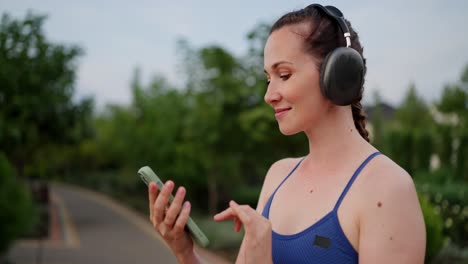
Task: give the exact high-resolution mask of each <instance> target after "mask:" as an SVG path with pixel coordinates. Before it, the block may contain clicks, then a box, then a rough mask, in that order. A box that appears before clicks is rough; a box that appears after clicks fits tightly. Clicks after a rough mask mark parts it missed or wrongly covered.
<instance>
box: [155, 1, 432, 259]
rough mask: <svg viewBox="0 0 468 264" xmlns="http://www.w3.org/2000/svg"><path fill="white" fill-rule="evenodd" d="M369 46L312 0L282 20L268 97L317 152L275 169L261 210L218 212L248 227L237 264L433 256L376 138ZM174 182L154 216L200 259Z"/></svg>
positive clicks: (271, 44)
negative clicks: (368, 96) (365, 107)
mask: <svg viewBox="0 0 468 264" xmlns="http://www.w3.org/2000/svg"><path fill="white" fill-rule="evenodd" d="M347 33H349V34H347ZM344 46H348V48H340V47H344ZM350 50H352V52H350ZM362 50H363V48H362V47H361V44H360V42H359V38H358V36H357V34H356V32H355V31H354V30H353V29H352V28H351V25H350V23H349V22H348V21H346V22H345V20H344V18H342V14H341V12H340V11H339V10H338V9H336V8H334V7H322V6H320V5H316V4H314V5H310V6H308V7H306V8H304V9H301V10H299V11H295V12H290V13H288V14H286V15H284V16H283V17H281V18H280V19H279V20H278V21H277V22H276V23H275V24H274V25H273V27H272V30H271V33H270V36H269V38H268V40H267V43H266V45H265V49H264V67H265V74H266V76H267V79H268V88H267V91H266V94H265V101H266V102H267V103H268V104H269V105H271V106H272V108H273V109H274V110H275V117H276V119H277V121H278V126H279V129H280V131H281V132H282V133H283V134H285V135H293V134H296V133H299V132H304V133H305V134H306V135H307V138H308V141H309V153H308V155H306V156H305V157H303V158H287V159H282V160H279V161H277V162H276V163H274V164H273V165H272V166H271V168H270V169H269V171H268V173H267V175H266V177H265V181H264V184H263V187H262V190H261V193H260V198H259V201H258V205H257V208H256V210H254V209H252V208H250V207H249V206H247V205H238V204H236V203H235V202H234V201H231V202H230V204H229V208H227V209H226V210H224V211H223V212H221V213H219V214H217V215H215V216H214V220H215V221H224V220H228V219H234V221H235V223H236V224H235V229H236V231H239V230H240V228H241V226H242V225H243V226H244V229H245V235H244V239H243V241H242V245H241V248H240V251H239V255H238V258H237V263H256V264H258V263H358V262H359V263H377V262H378V263H423V262H424V252H425V227H424V219H423V216H422V212H421V208H420V205H419V202H418V198H417V194H416V191H415V187H414V184H413V182H412V179H411V177H410V176H409V175H408V173H407V172H406V171H404V170H403V169H402V168H401V167H399V166H398V165H397V164H395V163H394V162H393V161H392V160H390V159H389V158H388V157H386V156H384V155H382V154H380V153H379V152H378V151H377V150H376V149H375V148H374V147H373V146H372V145H371V144H370V143H369V139H368V133H367V131H366V129H365V116H364V114H363V112H362V107H361V103H360V100H361V98H362V92H363V82H364V81H363V78H364V74H365V60H364V59H362V57H361V56H362ZM335 51H337V52H335ZM356 51H357V52H356ZM341 52H344V53H345V54H344V55H343V54H341ZM349 52H350V53H349ZM337 53H338V55H336V54H337ZM348 53H349V54H348ZM353 53H355V54H353ZM330 54H332V55H330ZM356 54H357V55H356ZM327 55H328V56H327ZM356 56H357V57H356ZM349 61H351V63H350V64H349ZM343 63H344V66H342V64H343ZM346 63H348V64H346ZM355 64H356V65H357V66H356V65H355ZM361 64H362V65H361ZM330 65H331V66H330ZM336 65H338V66H336ZM356 67H357V68H356ZM359 67H361V68H359ZM356 69H358V70H356ZM356 76H357V77H356ZM402 151H404V150H402ZM173 188H174V183H173V182H171V181H168V182H167V183H166V185H165V187H164V188H163V190H162V192H161V193H160V195H158V191H157V189H156V186H154V184H153V185H150V188H149V196H150V211H151V216H150V218H151V221H152V223H153V225H154V226H155V228H156V230H157V231H158V232H159V233H160V234H161V235H162V237H163V238H164V239H165V241H166V242H167V244H168V245H169V246H170V248H171V250H172V251H173V253H174V254H175V256H176V257H177V259H178V260H179V261H180V262H181V263H199V262H200V260H199V259H198V257H197V256H196V254H195V252H194V249H193V242H192V241H191V239H190V237H189V236H188V235H187V234H186V233H185V232H184V231H183V227H184V225H185V223H186V221H187V218H188V215H189V213H190V204H189V203H188V202H185V203H184V204H182V202H183V199H184V195H185V189H184V188H183V187H180V188H179V189H178V191H177V194H176V196H175V200H174V202H173V203H172V204H171V206H170V207H169V208H168V209H167V208H166V204H167V202H168V199H169V194H170V193H171V192H172V191H173ZM179 213H180V214H179Z"/></svg>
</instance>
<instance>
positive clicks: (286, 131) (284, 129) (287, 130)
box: [279, 125, 301, 136]
mask: <svg viewBox="0 0 468 264" xmlns="http://www.w3.org/2000/svg"><path fill="white" fill-rule="evenodd" d="M279 130H280V132H281V134H283V135H285V136H292V135H295V134H297V133H299V132H301V130H299V129H295V128H292V127H286V126H281V125H280V126H279Z"/></svg>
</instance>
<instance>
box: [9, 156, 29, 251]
mask: <svg viewBox="0 0 468 264" xmlns="http://www.w3.org/2000/svg"><path fill="white" fill-rule="evenodd" d="M35 217H36V215H35V210H34V207H33V204H32V200H31V197H30V194H29V193H28V192H27V191H26V189H25V188H24V187H23V186H22V185H21V184H20V183H19V182H17V181H16V178H15V173H14V169H13V167H12V166H11V165H10V164H9V162H8V160H7V158H6V156H5V154H4V153H2V152H0V234H1V236H0V256H1V255H3V254H4V253H5V252H6V251H7V250H8V248H9V246H10V245H11V243H12V242H13V241H14V240H15V239H17V238H19V237H20V236H21V235H25V234H26V233H27V232H28V230H29V229H30V228H31V227H32V225H33V224H34V222H35Z"/></svg>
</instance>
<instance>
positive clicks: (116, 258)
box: [8, 184, 176, 264]
mask: <svg viewBox="0 0 468 264" xmlns="http://www.w3.org/2000/svg"><path fill="white" fill-rule="evenodd" d="M51 196H52V206H51V216H52V225H53V227H52V231H51V236H50V238H49V239H48V240H47V241H45V242H43V243H42V245H41V246H40V244H39V242H38V241H20V242H18V243H16V244H15V246H14V247H13V248H12V249H11V250H10V252H9V254H8V259H9V261H10V262H12V263H16V264H33V263H46V264H75V263H100V264H119V263H122V264H123V263H125V264H128V263H139V264H144V263H148V264H149V263H151V264H154V263H176V260H175V258H174V257H173V255H172V254H171V252H170V251H169V249H168V248H167V247H166V246H165V245H164V243H163V242H162V241H161V240H160V239H159V238H158V236H157V235H156V233H155V232H154V230H153V229H152V226H151V224H150V223H149V220H148V219H147V218H146V217H145V216H140V215H138V214H136V213H135V212H133V211H131V210H129V209H126V208H125V207H123V206H121V205H119V204H118V203H116V202H115V201H112V200H110V199H109V198H107V197H105V196H103V195H100V194H97V193H94V192H90V191H87V190H83V189H79V188H75V187H71V186H65V185H57V184H55V185H53V186H52V188H51ZM41 248H42V250H41Z"/></svg>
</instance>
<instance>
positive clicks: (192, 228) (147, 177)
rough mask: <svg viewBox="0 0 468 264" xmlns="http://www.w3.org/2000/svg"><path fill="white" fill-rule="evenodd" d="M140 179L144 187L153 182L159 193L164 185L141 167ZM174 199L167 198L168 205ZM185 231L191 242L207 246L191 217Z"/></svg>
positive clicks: (154, 175)
mask: <svg viewBox="0 0 468 264" xmlns="http://www.w3.org/2000/svg"><path fill="white" fill-rule="evenodd" d="M138 174H139V175H140V178H141V179H142V181H143V182H144V183H146V185H149V183H150V182H155V183H156V185H157V187H158V189H159V191H161V190H162V188H163V186H164V183H163V182H162V181H161V179H159V177H158V176H157V175H156V173H154V171H153V170H152V169H151V168H150V167H148V166H145V167H142V168H140V169H139V170H138ZM173 199H174V196H173V195H172V194H171V196H170V198H169V203H171V202H172V201H173ZM186 230H187V231H188V232H189V234H190V235H191V237H192V238H193V240H195V241H196V242H197V243H198V244H199V245H200V246H202V247H206V246H207V245H208V244H209V240H208V238H207V237H206V235H205V234H204V233H203V232H202V231H201V229H200V228H199V227H198V226H197V224H195V222H194V221H193V219H192V218H191V217H189V218H188V220H187V225H186Z"/></svg>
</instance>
